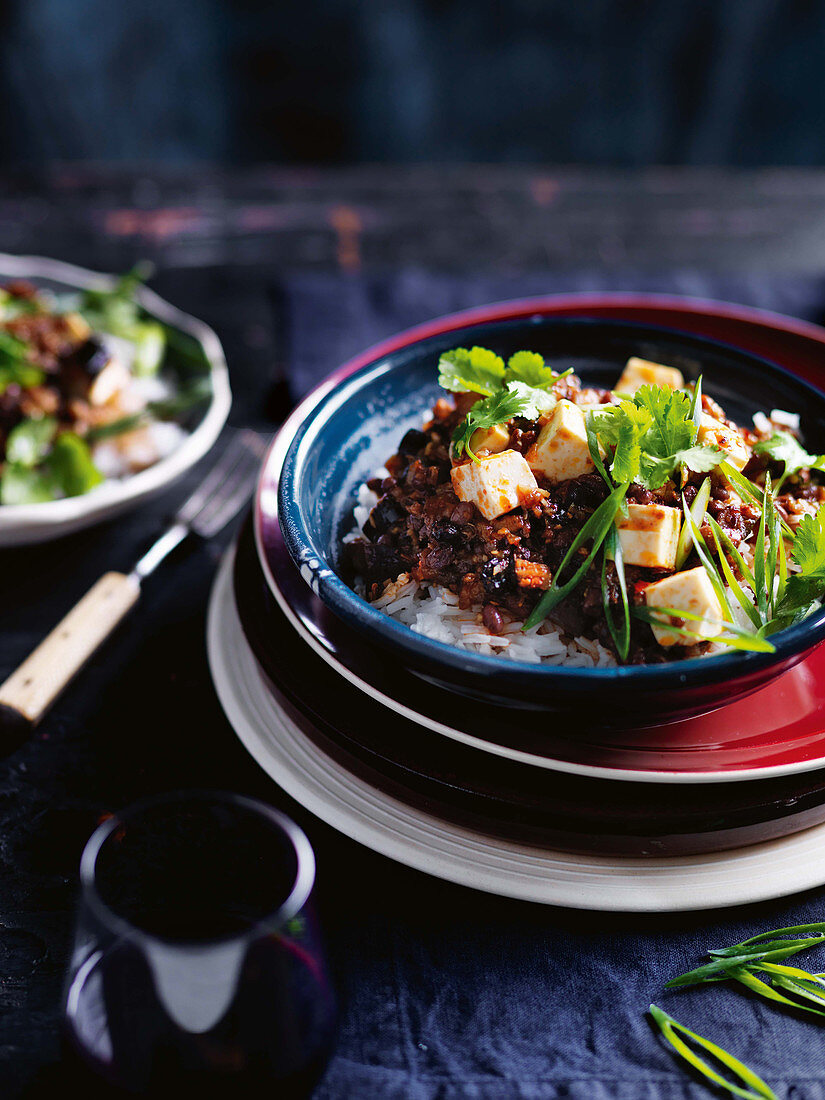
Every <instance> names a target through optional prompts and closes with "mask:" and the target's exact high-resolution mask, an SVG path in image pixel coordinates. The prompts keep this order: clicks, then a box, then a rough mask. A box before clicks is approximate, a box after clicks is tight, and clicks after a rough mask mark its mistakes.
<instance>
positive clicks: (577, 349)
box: [278, 316, 825, 721]
mask: <svg viewBox="0 0 825 1100" xmlns="http://www.w3.org/2000/svg"><path fill="white" fill-rule="evenodd" d="M299 419H300V416H299ZM823 443H825V396H824V395H823V394H822V393H821V392H820V391H819V390H817V389H816V388H814V387H813V386H811V385H809V384H808V383H807V382H804V381H802V380H801V379H799V378H797V377H795V376H794V375H792V374H791V373H789V372H788V371H786V370H784V369H782V368H780V367H778V366H776V365H774V364H773V363H770V362H768V361H766V360H763V359H760V358H759V357H757V356H754V355H752V354H750V353H748V352H745V351H742V350H739V349H737V348H734V347H730V346H727V345H724V344H720V343H717V342H714V341H711V340H706V339H702V338H699V337H695V336H690V335H687V334H683V333H679V332H675V331H670V330H666V329H660V328H656V327H652V326H645V325H639V324H634V323H625V322H621V321H594V320H582V319H578V320H558V319H553V318H548V317H542V316H535V317H532V318H528V319H524V318H519V319H515V320H509V321H498V322H488V323H479V324H475V325H473V324H470V325H468V326H466V327H465V328H464V329H459V330H452V331H450V332H447V333H444V334H440V335H435V336H432V337H429V338H426V339H423V340H417V341H413V342H411V343H409V344H406V345H403V346H401V347H399V348H398V350H397V351H394V352H392V353H390V354H389V355H385V356H382V357H380V358H379V359H378V360H377V361H374V362H370V363H367V364H366V365H364V366H361V367H360V368H359V369H358V370H356V371H355V372H354V373H351V374H350V375H348V376H347V377H345V378H344V379H343V380H342V381H341V383H340V384H339V385H338V386H337V387H334V388H331V389H330V390H329V391H328V392H327V393H326V394H325V396H324V397H323V398H322V400H321V401H319V402H317V403H314V402H313V403H312V407H311V409H310V411H309V412H308V414H307V416H306V417H305V418H304V419H303V422H302V423H300V425H299V427H298V429H297V431H296V433H295V435H294V437H293V439H292V442H291V444H290V446H289V450H288V452H287V455H286V458H285V460H284V466H283V473H282V476H281V481H280V487H279V496H278V511H279V520H280V523H281V527H282V530H283V534H284V538H285V540H286V543H287V546H288V548H289V551H290V554H291V556H292V558H293V560H294V561H295V563H296V564H297V565H298V567H299V568H300V570H301V573H302V575H303V577H304V579H305V581H306V582H307V583H308V584H310V585H311V586H312V588H313V589H314V590H315V591H316V592H317V594H318V595H319V597H320V599H321V600H322V601H323V602H324V604H325V605H326V606H327V607H329V608H330V609H331V610H332V611H333V612H334V613H335V614H336V615H338V616H340V617H341V618H342V619H344V620H345V621H346V622H347V623H348V624H349V625H350V626H351V627H353V628H354V629H356V630H359V631H362V632H365V633H367V634H368V635H369V636H370V637H371V638H372V639H373V640H376V641H379V642H380V644H381V645H382V646H383V647H384V648H385V649H387V650H388V651H391V652H392V653H394V654H395V655H396V656H397V657H398V658H400V659H401V660H402V661H403V662H404V663H405V664H406V665H407V666H408V667H410V668H411V669H413V670H415V671H416V672H418V673H419V674H421V675H424V676H427V677H430V678H431V679H434V680H436V681H437V682H439V683H441V684H443V685H445V686H448V687H450V688H452V689H453V690H459V691H463V692H470V693H474V694H476V695H478V696H481V697H487V698H496V699H498V700H506V701H507V702H509V703H510V704H511V705H520V706H536V705H538V706H542V707H550V708H559V709H564V710H567V709H570V708H571V707H582V706H586V707H587V708H588V709H590V708H593V707H595V708H598V709H602V710H604V712H605V713H606V714H608V715H609V714H610V713H617V714H618V713H622V714H625V715H626V714H627V713H635V714H638V715H640V716H642V715H644V714H647V715H648V716H649V721H662V720H663V719H664V718H667V717H675V716H677V715H679V714H686V713H698V712H700V711H702V710H708V709H712V708H713V707H715V706H719V705H721V704H722V703H724V702H728V701H730V700H732V699H734V698H737V697H740V696H741V695H744V694H747V693H748V692H750V691H752V690H754V689H755V688H756V687H758V686H760V685H762V684H764V683H766V682H767V681H768V680H769V679H771V678H772V677H775V676H777V675H778V674H780V673H781V672H782V671H785V670H786V669H788V668H790V667H791V666H792V665H793V664H794V663H796V662H797V661H799V660H800V659H801V658H802V657H803V656H804V655H805V654H806V653H807V652H809V651H810V649H811V648H812V647H813V646H815V645H816V644H817V643H818V642H820V641H821V640H822V639H823V637H825V613H823V611H822V608H821V597H822V595H823V594H825V569H823V566H825V526H824V525H823V516H825V513H823V512H821V511H820V507H821V504H822V502H823V501H825V491H823V488H822V486H821V485H820V475H819V468H821V467H822V466H823V465H825V461H823V460H821V456H820V455H819V454H818V452H817V445H819V446H820V447H821V446H822V445H823ZM823 480H825V477H823Z"/></svg>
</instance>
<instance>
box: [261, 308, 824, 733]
mask: <svg viewBox="0 0 825 1100" xmlns="http://www.w3.org/2000/svg"><path fill="white" fill-rule="evenodd" d="M476 344H480V345H483V346H489V347H494V348H496V349H497V350H499V351H501V352H502V353H503V354H505V355H507V354H510V353H512V352H513V351H515V350H518V349H519V348H523V347H530V348H532V349H535V350H537V351H540V352H541V353H542V355H544V357H545V360H546V361H547V362H548V364H549V365H551V366H553V367H554V368H555V369H557V370H564V369H566V368H567V367H573V369H574V370H575V371H576V373H577V374H579V375H580V376H581V377H582V378H583V379H584V380H585V381H586V382H592V383H594V384H596V385H598V384H602V385H605V384H606V385H610V384H612V383H613V382H614V381H615V379H616V377H618V374H619V373H620V371H621V368H622V366H623V365H624V363H625V362H626V361H627V359H629V358H630V357H631V356H639V357H641V358H643V359H648V360H653V361H656V362H663V363H667V364H669V365H673V366H678V367H680V368H681V369H682V370H683V373H684V374H685V375H686V377H688V378H694V379H695V378H696V377H697V376H698V375H699V374H700V373H704V377H705V389H706V392H708V393H710V394H711V395H712V396H715V397H717V398H718V399H719V401H720V402H722V403H723V404H724V406H725V407H726V408H727V409H728V410H729V412H730V414H731V415H732V416H734V417H735V418H736V419H737V420H739V421H740V422H747V421H748V420H749V418H750V416H751V415H752V413H753V412H756V411H758V410H759V409H760V408H765V407H768V408H771V407H773V408H784V409H789V410H793V411H796V410H799V411H801V412H802V414H803V418H802V429H803V437H805V438H807V439H808V440H811V441H813V442H812V443H811V445H812V446H813V445H814V443H815V441H816V440H817V439H823V438H825V397H823V394H822V393H821V392H820V391H818V390H817V389H815V388H814V387H812V386H810V385H808V384H807V383H805V382H803V381H801V380H800V379H799V378H797V377H795V376H794V375H792V374H790V373H788V372H787V371H785V370H783V369H782V368H781V367H778V366H777V365H776V364H773V363H770V362H768V361H766V360H763V359H761V358H758V357H756V356H753V355H751V354H750V353H748V352H745V351H742V350H740V349H737V348H733V347H730V346H726V345H722V344H719V343H716V342H713V341H707V340H703V339H700V338H696V337H694V336H691V335H688V334H684V333H679V332H674V331H670V330H663V329H660V328H657V327H653V326H640V325H637V324H633V323H629V322H607V321H593V320H584V319H579V320H558V319H554V318H552V317H543V316H533V317H531V318H527V319H522V318H517V319H512V320H500V321H495V322H489V323H486V322H482V323H480V324H476V325H470V326H464V327H458V328H455V329H452V330H448V331H447V332H445V333H444V334H441V335H436V336H430V337H427V338H425V339H424V340H415V339H413V340H412V341H411V342H410V343H409V345H407V346H404V347H401V348H400V349H399V350H397V351H396V352H394V353H392V354H390V355H380V354H379V355H378V356H377V357H376V358H375V359H374V360H372V361H370V362H368V363H367V364H365V365H363V366H361V367H360V369H359V368H356V369H355V371H353V372H352V373H350V374H348V375H347V377H346V380H345V381H344V382H343V383H342V384H339V385H338V386H337V387H335V388H334V389H333V390H331V391H328V392H326V393H325V394H324V395H322V396H321V397H320V398H319V399H318V400H317V401H316V400H313V401H312V403H311V405H309V407H305V408H304V409H303V410H301V412H302V413H303V415H302V416H301V417H300V418H299V417H297V416H296V420H299V426H298V428H297V430H296V431H295V435H294V438H293V439H292V441H291V443H290V445H289V448H288V450H287V453H286V456H285V458H284V464H283V471H282V476H281V481H280V489H279V498H278V508H279V512H280V520H281V523H282V527H283V532H284V538H285V541H286V543H287V546H288V548H289V551H290V553H291V555H292V557H293V559H294V560H295V562H296V564H297V565H298V566H299V568H300V569H301V571H302V575H303V576H304V577H305V579H306V580H307V583H309V584H310V585H311V586H313V587H314V588H315V590H316V591H317V592H318V594H319V595H320V597H321V599H322V600H323V601H324V602H325V603H326V604H327V605H328V606H329V607H330V608H331V609H332V610H333V611H334V612H335V614H336V615H338V616H339V617H341V618H343V619H345V620H346V621H347V622H348V623H349V624H350V625H351V626H353V627H354V628H355V629H358V630H360V631H362V632H364V633H365V634H366V635H368V636H372V637H376V638H378V639H380V641H381V644H382V645H383V646H385V647H387V648H388V649H390V650H391V651H393V652H395V653H397V654H399V655H401V656H402V659H403V660H404V661H405V663H406V664H407V665H408V666H409V667H410V668H413V669H414V670H415V671H417V672H418V673H420V674H421V675H424V676H427V677H429V678H431V679H433V680H435V681H437V682H439V683H441V684H443V685H445V686H448V687H450V688H451V689H453V690H462V691H465V692H468V693H476V694H477V695H479V696H481V697H483V698H488V699H490V698H493V699H497V700H499V701H501V700H507V701H508V703H510V705H514V706H540V707H543V708H552V709H557V710H558V709H567V710H569V709H570V708H572V707H576V708H577V709H579V710H587V711H590V712H594V713H598V714H599V715H600V717H601V718H602V720H604V721H609V722H612V721H616V720H619V721H625V720H627V718H628V717H629V716H633V717H635V716H638V715H641V714H642V713H643V712H644V711H646V712H648V714H651V713H652V714H667V715H669V716H670V717H677V716H680V715H687V714H692V713H693V714H696V713H702V712H705V711H708V710H710V709H712V708H713V707H715V706H718V705H720V704H721V703H722V702H723V701H724V702H729V701H731V700H732V699H735V698H737V697H741V696H743V695H745V694H747V693H748V692H750V691H753V690H755V689H756V688H757V687H759V686H760V685H761V684H763V683H765V682H767V681H768V680H770V679H772V678H773V677H775V676H776V675H778V674H779V673H781V672H783V671H786V670H787V669H789V668H791V667H792V666H793V664H794V663H796V662H797V661H799V660H800V659H801V658H802V657H803V656H804V654H805V653H806V652H808V651H809V650H810V649H811V648H812V647H813V646H815V645H816V644H817V643H818V642H819V641H821V640H822V638H823V637H825V612H823V611H821V610H820V611H819V612H817V613H815V614H814V615H812V616H810V617H809V618H808V619H806V620H805V621H804V622H802V623H799V624H797V625H795V626H793V627H791V628H789V629H787V630H785V631H783V632H781V633H779V634H776V635H774V636H773V637H772V639H771V640H772V641H773V642H774V644H775V646H776V651H775V652H774V653H752V652H751V653H742V652H739V653H733V654H731V653H725V654H722V655H719V656H709V657H705V658H702V659H701V660H690V661H673V662H670V663H668V664H664V665H649V666H642V667H639V666H625V667H619V668H610V669H573V668H563V667H552V666H535V665H526V664H523V663H521V662H511V661H502V660H500V659H498V658H495V657H486V656H482V655H480V654H475V653H471V652H468V651H464V650H457V649H454V648H453V647H450V646H447V645H444V644H443V643H441V642H437V641H434V640H432V639H429V638H423V637H421V636H420V635H416V634H415V633H413V632H412V631H411V630H410V629H409V628H408V627H406V626H403V625H402V624H400V623H398V622H395V621H394V620H392V619H391V618H389V617H387V616H385V615H383V614H382V613H381V612H380V611H378V610H377V609H376V608H374V607H371V606H370V605H368V604H367V603H366V602H365V601H364V600H363V599H361V598H360V597H358V596H357V595H356V594H355V593H354V592H353V591H352V589H351V588H350V587H349V586H348V585H347V584H346V583H345V581H344V580H342V579H341V577H340V576H339V575H338V571H339V570H340V552H339V551H340V542H341V538H342V535H343V533H344V532H345V530H347V529H348V527H349V526H350V525H351V519H350V510H351V507H352V502H353V498H354V492H355V488H356V486H357V485H358V484H359V483H361V482H363V481H365V480H367V478H368V477H369V476H371V474H372V473H373V472H374V471H375V469H377V468H379V467H380V466H381V464H382V462H383V460H384V459H385V458H386V456H387V454H388V453H391V452H392V451H393V450H394V449H395V443H396V442H397V440H398V438H399V437H400V436H401V435H402V434H403V432H404V431H405V430H406V429H407V428H409V427H413V426H416V425H418V424H420V423H421V416H422V412H423V411H426V409H427V408H428V407H429V405H431V404H432V402H433V400H434V399H435V397H436V396H437V389H436V387H435V384H434V380H433V374H434V363H435V362H436V361H437V359H438V356H439V354H440V353H441V352H442V351H444V350H447V349H448V348H450V347H454V346H456V345H461V346H473V345H476Z"/></svg>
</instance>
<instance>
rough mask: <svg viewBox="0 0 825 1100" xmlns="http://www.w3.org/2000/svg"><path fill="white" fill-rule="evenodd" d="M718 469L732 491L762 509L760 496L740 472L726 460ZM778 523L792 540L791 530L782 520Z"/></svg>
mask: <svg viewBox="0 0 825 1100" xmlns="http://www.w3.org/2000/svg"><path fill="white" fill-rule="evenodd" d="M718 469H719V471H720V472H721V473H723V474H724V475H725V477H726V478H727V479H728V481H729V482H730V483H731V485H732V486H733V487H734V489H736V490H738V492H739V493H741V494H742V496H745V497H747V498H748V500H750V501H751V503H753V504H758V505H759V507H760V508H761V507H762V496H761V494H760V493H759V492H758V490H757V489H756V488H754V486H753V484H752V482H750V481H748V479H747V478H746V477H745V475H744V474H742V473H740V471H739V470H737V469H736V467H735V466H731V464H730V462H728V461H727V460H726V461H725V462H720V463H719V466H718ZM780 523H781V524H782V530H783V531H784V532H785V534H786V535H787V536H788V538H791V539H792V538H793V531H792V530H791V528H790V527H789V526H788V524H787V523H786V522H785V521H784V519H780Z"/></svg>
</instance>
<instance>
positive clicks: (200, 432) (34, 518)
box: [0, 253, 232, 547]
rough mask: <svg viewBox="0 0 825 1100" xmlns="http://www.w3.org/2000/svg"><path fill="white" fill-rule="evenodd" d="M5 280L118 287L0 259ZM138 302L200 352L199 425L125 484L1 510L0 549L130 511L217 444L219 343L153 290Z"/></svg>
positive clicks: (53, 265) (61, 268) (56, 266)
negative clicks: (204, 373)
mask: <svg viewBox="0 0 825 1100" xmlns="http://www.w3.org/2000/svg"><path fill="white" fill-rule="evenodd" d="M7 279H32V280H34V281H37V280H46V281H48V282H51V283H58V284H60V285H61V286H62V287H63V289H65V290H86V289H95V290H106V289H109V288H110V287H111V286H113V284H114V283H115V281H116V280H115V277H114V276H111V275H100V274H97V273H95V272H93V271H87V270H86V269H85V268H82V267H75V266H74V265H73V264H66V263H63V262H62V261H60V260H49V259H45V258H43V257H41V256H10V255H7V254H4V253H0V280H3V281H4V280H7ZM137 297H138V301H139V302H140V304H141V305H142V306H143V308H144V309H145V310H146V311H147V312H148V313H150V314H151V315H152V316H153V317H156V318H157V319H158V320H159V321H163V322H164V324H167V325H172V326H174V327H175V328H177V329H180V330H181V331H183V332H187V333H189V335H191V336H193V337H194V338H195V339H196V340H197V341H198V342H199V343H200V345H201V346H202V348H203V350H204V354H205V356H206V359H207V361H208V362H209V365H210V368H211V370H210V377H211V381H212V398H211V401H210V403H209V407H208V409H207V410H206V413H205V414H204V417H203V419H202V420H201V422H200V423H199V424H198V426H197V427H196V428H195V429H194V431H192V432H190V433H189V434H188V435H187V436H186V438H185V439H184V440H183V442H182V443H181V444H180V446H179V447H176V448H175V450H174V451H173V452H172V453H171V454H170V455H169V456H168V457H167V458H164V459H161V461H160V462H156V463H155V464H154V465H153V466H150V467H149V468H148V469H146V470H141V471H140V473H137V474H132V475H131V476H130V477H127V478H124V479H123V480H117V481H115V480H113V481H107V482H104V483H103V484H102V485H100V486H98V488H96V489H93V490H92V491H91V492H90V493H85V494H84V495H83V496H79V497H70V498H68V499H66V500H51V501H47V502H46V503H44V504H4V505H2V506H0V547H3V546H22V545H28V544H31V543H35V542H46V541H48V540H49V539H54V538H58V537H59V536H61V535H67V534H69V533H70V532H72V531H79V530H81V529H82V528H84V527H91V526H92V524H94V523H100V522H101V521H102V520H105V519H111V518H112V517H113V516H116V515H118V514H119V513H121V512H125V511H126V510H127V509H129V508H134V507H135V505H137V504H140V503H141V502H142V501H144V500H147V499H148V498H149V497H152V496H155V495H156V494H157V493H160V492H161V491H162V490H164V489H167V488H168V487H169V486H170V485H171V484H172V482H174V481H175V480H176V479H177V478H179V477H180V476H181V475H182V474H184V473H185V472H186V471H187V470H188V469H189V468H190V467H191V466H194V465H195V463H196V462H198V461H199V460H200V459H201V458H203V456H204V455H205V454H206V453H207V451H208V450H209V449H210V448H211V446H212V444H213V443H214V442H215V440H216V439H217V438H218V434H219V433H220V430H221V428H222V427H223V425H224V423H225V421H226V418H227V416H228V415H229V408H230V406H231V404H232V395H231V392H230V389H229V372H228V370H227V367H226V359H225V358H224V354H223V348H222V347H221V344H220V341H219V340H218V337H217V336H216V335H215V333H214V332H213V331H212V329H211V328H209V326H208V325H205V324H204V323H203V321H198V320H196V319H195V318H194V317H190V316H189V315H188V314H186V313H182V312H181V311H180V310H179V309H176V308H175V307H174V306H172V305H170V304H169V303H168V302H165V301H164V300H163V299H162V298H159V297H158V296H157V294H155V293H154V291H152V290H148V289H146V288H145V287H144V288H141V289H140V290H139V292H138V295H137Z"/></svg>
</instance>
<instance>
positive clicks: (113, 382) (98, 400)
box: [88, 356, 132, 407]
mask: <svg viewBox="0 0 825 1100" xmlns="http://www.w3.org/2000/svg"><path fill="white" fill-rule="evenodd" d="M131 381H132V376H131V374H130V373H129V368H128V367H126V366H125V364H124V363H123V362H122V361H121V360H120V359H118V358H117V356H112V358H111V359H110V360H109V362H108V363H107V364H106V365H105V366H104V368H103V370H102V371H101V372H100V373H99V374H98V375H97V376H96V378H95V379H94V381H93V382H92V384H91V386H90V387H89V395H88V396H89V404H90V405H94V406H95V407H99V406H100V405H107V404H108V403H109V402H110V401H111V400H112V399H113V398H114V397H117V396H118V394H120V392H121V391H122V390H124V389H126V387H127V386H128V385H129V383H130V382H131Z"/></svg>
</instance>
